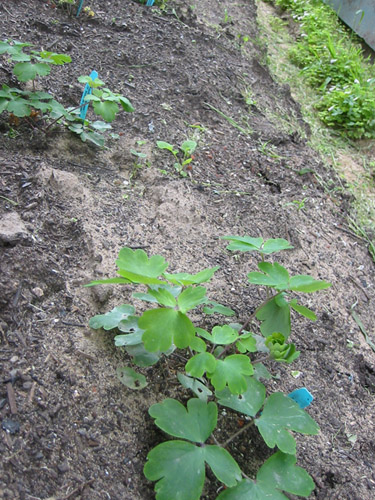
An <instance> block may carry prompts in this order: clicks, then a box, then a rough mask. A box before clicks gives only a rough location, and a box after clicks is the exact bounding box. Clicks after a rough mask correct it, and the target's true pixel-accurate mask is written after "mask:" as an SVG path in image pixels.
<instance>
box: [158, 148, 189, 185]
mask: <svg viewBox="0 0 375 500" xmlns="http://www.w3.org/2000/svg"><path fill="white" fill-rule="evenodd" d="M156 145H157V147H158V148H159V149H166V150H167V151H170V152H171V153H172V154H173V156H174V158H175V163H174V168H175V170H176V172H178V173H179V174H180V175H181V177H187V173H186V168H189V167H188V165H189V164H190V163H191V162H192V161H193V156H192V155H193V153H194V151H195V150H196V147H197V143H196V142H195V141H192V140H188V141H184V142H183V143H182V144H181V146H180V148H179V149H175V148H174V146H173V145H172V144H169V143H168V142H164V141H157V142H156ZM180 152H182V158H181V159H180V156H181V155H180Z"/></svg>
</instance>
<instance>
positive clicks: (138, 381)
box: [116, 366, 147, 390]
mask: <svg viewBox="0 0 375 500" xmlns="http://www.w3.org/2000/svg"><path fill="white" fill-rule="evenodd" d="M116 375H117V377H118V379H119V380H120V382H121V383H122V384H124V385H126V386H127V387H130V389H138V390H140V389H143V388H144V387H146V385H147V380H146V377H145V376H144V375H142V374H141V373H137V372H136V371H134V370H133V369H132V368H129V367H128V366H119V367H118V368H117V370H116Z"/></svg>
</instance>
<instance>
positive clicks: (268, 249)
mask: <svg viewBox="0 0 375 500" xmlns="http://www.w3.org/2000/svg"><path fill="white" fill-rule="evenodd" d="M292 248H293V246H292V245H291V244H290V243H289V241H287V240H284V239H283V238H275V239H274V238H271V239H269V240H266V241H265V242H264V244H263V247H262V250H261V251H262V253H265V254H267V255H269V254H271V253H275V252H281V251H282V250H290V249H292Z"/></svg>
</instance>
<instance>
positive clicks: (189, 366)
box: [185, 352, 216, 378]
mask: <svg viewBox="0 0 375 500" xmlns="http://www.w3.org/2000/svg"><path fill="white" fill-rule="evenodd" d="M215 368H216V358H215V356H214V355H213V354H211V353H209V352H200V353H198V354H196V355H195V356H193V357H191V358H190V359H189V361H188V362H187V363H186V365H185V370H186V372H187V373H189V374H190V375H192V376H193V377H198V378H200V377H202V376H203V374H204V373H205V372H209V373H212V372H214V371H215Z"/></svg>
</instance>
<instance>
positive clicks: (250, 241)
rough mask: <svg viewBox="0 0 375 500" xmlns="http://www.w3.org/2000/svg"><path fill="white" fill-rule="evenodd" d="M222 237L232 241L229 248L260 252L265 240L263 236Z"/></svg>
mask: <svg viewBox="0 0 375 500" xmlns="http://www.w3.org/2000/svg"><path fill="white" fill-rule="evenodd" d="M221 239H222V240H229V241H230V242H231V243H229V245H228V246H227V250H233V251H235V250H239V251H240V252H254V251H258V252H259V251H260V248H261V246H262V244H263V241H264V240H263V238H252V237H251V236H222V237H221Z"/></svg>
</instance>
